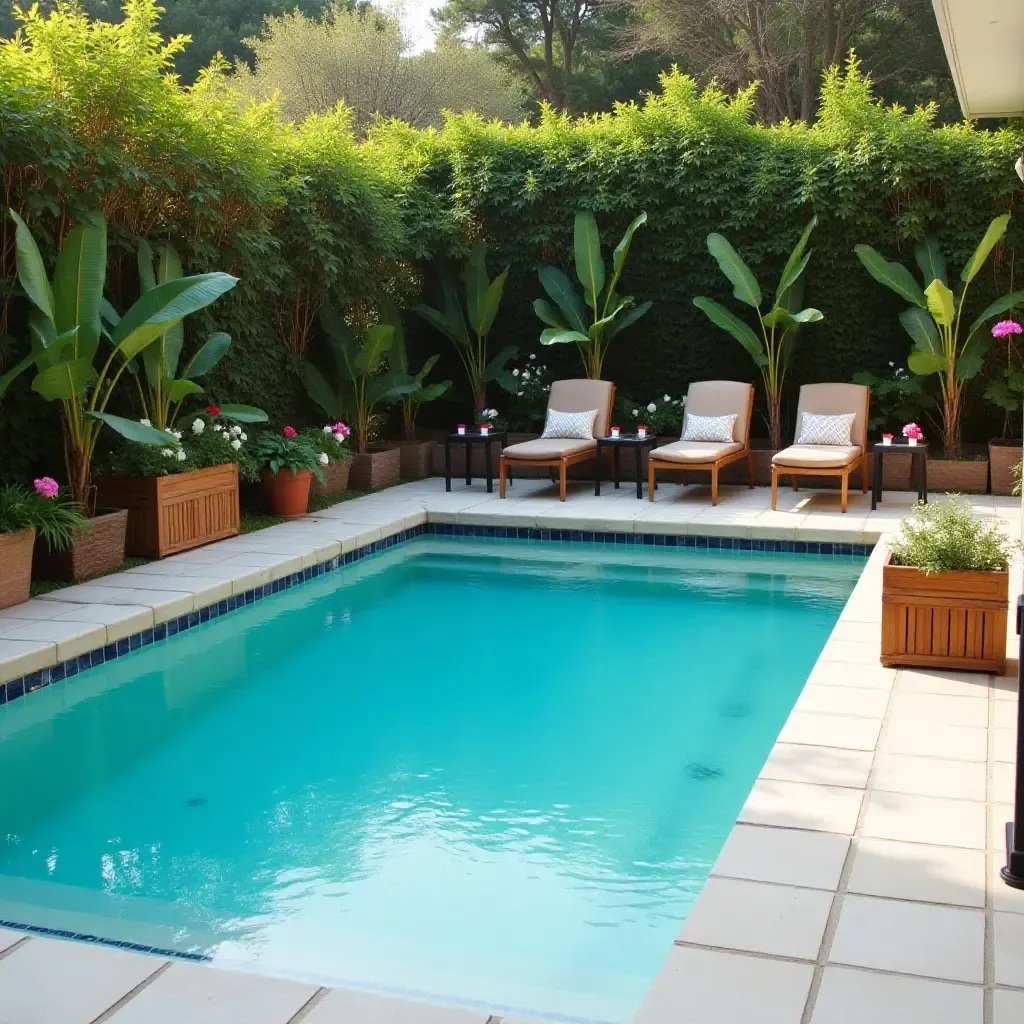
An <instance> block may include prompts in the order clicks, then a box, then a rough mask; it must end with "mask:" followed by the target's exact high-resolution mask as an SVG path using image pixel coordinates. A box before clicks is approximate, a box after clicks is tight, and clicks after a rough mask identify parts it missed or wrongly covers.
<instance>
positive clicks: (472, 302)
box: [462, 239, 489, 334]
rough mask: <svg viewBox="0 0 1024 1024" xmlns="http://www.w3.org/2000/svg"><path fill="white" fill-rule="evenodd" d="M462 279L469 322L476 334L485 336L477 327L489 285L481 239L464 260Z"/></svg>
mask: <svg viewBox="0 0 1024 1024" xmlns="http://www.w3.org/2000/svg"><path fill="white" fill-rule="evenodd" d="M462 279H463V281H464V282H465V285H466V312H467V314H468V315H469V322H470V323H471V324H472V325H473V327H474V329H476V331H477V333H478V334H486V333H487V332H486V331H481V330H480V329H479V327H478V326H477V325H478V324H479V323H480V309H481V307H482V305H483V302H484V296H485V295H486V294H487V287H488V284H489V281H488V279H487V243H486V242H485V241H483V239H481V240H480V241H478V242H476V243H475V244H474V246H473V248H472V249H471V250H470V253H469V259H468V260H466V267H465V270H463V272H462Z"/></svg>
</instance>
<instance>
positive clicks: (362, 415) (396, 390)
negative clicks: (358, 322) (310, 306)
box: [301, 306, 420, 453]
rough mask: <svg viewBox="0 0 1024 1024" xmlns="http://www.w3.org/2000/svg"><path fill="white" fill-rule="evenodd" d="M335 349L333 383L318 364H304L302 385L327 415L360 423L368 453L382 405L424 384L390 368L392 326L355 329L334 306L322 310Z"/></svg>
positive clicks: (360, 442)
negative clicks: (373, 423) (373, 424)
mask: <svg viewBox="0 0 1024 1024" xmlns="http://www.w3.org/2000/svg"><path fill="white" fill-rule="evenodd" d="M320 326H321V327H322V328H323V331H324V335H325V336H326V338H327V343H328V347H329V349H330V355H331V361H332V367H331V369H332V371H333V380H328V377H327V376H326V374H325V373H324V372H323V371H322V370H321V369H320V368H319V367H318V366H317V365H316V364H315V363H313V362H311V361H309V360H305V361H304V362H303V363H302V368H301V374H302V382H303V384H304V385H305V388H306V392H307V393H308V395H309V397H310V398H312V399H313V401H314V402H316V404H317V405H319V406H320V408H321V409H323V410H324V412H326V413H327V415H328V416H330V417H332V418H333V419H336V420H340V419H341V418H342V417H343V416H346V415H347V416H348V417H349V418H350V419H351V421H353V422H354V423H355V431H354V432H355V435H356V451H357V452H360V453H362V452H365V451H366V445H367V441H368V438H369V431H370V418H371V417H372V416H373V413H374V410H375V409H376V408H377V406H378V405H382V404H386V403H391V402H396V401H398V400H399V399H401V398H403V397H404V396H405V395H409V394H412V392H414V391H417V390H419V387H420V382H419V381H418V380H416V378H415V377H410V376H409V375H408V374H407V373H397V372H395V371H393V370H388V369H387V367H386V357H387V355H388V353H389V351H390V349H391V346H392V345H393V344H394V340H395V329H394V327H392V326H391V324H382V323H377V324H372V325H370V326H368V327H363V328H361V329H359V330H358V334H357V331H356V330H353V328H352V327H350V326H349V325H348V324H347V323H346V322H345V320H344V319H343V318H342V317H341V316H339V315H338V313H337V312H336V311H335V310H334V309H332V308H331V307H329V306H325V307H324V308H323V309H322V310H321V311H320Z"/></svg>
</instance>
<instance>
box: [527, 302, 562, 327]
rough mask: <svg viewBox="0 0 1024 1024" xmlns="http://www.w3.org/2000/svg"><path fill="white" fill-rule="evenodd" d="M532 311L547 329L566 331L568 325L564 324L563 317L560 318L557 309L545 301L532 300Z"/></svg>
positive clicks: (560, 315)
mask: <svg viewBox="0 0 1024 1024" xmlns="http://www.w3.org/2000/svg"><path fill="white" fill-rule="evenodd" d="M533 311H534V313H536V314H537V318H538V319H539V320H541V321H543V322H544V323H546V324H547V325H548V326H549V327H563V328H565V329H566V330H568V329H569V328H568V325H567V324H566V322H565V317H564V316H562V314H561V312H560V311H559V309H558V308H557V307H555V306H553V305H552V304H551V303H550V302H548V300H547V299H534V300H533Z"/></svg>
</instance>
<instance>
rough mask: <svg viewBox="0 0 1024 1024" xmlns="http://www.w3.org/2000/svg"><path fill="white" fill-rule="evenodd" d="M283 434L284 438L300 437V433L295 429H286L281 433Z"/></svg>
mask: <svg viewBox="0 0 1024 1024" xmlns="http://www.w3.org/2000/svg"><path fill="white" fill-rule="evenodd" d="M281 434H282V435H283V436H284V437H298V436H299V432H298V431H297V430H296V429H295V428H294V427H285V428H284V430H282V431H281Z"/></svg>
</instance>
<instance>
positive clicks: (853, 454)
mask: <svg viewBox="0 0 1024 1024" xmlns="http://www.w3.org/2000/svg"><path fill="white" fill-rule="evenodd" d="M860 453H861V448H860V446H859V445H855V444H853V445H850V446H849V447H844V446H843V445H838V444H793V445H790V446H789V447H788V448H784V449H783V450H782V451H781V452H779V453H778V454H776V455H775V456H773V457H772V462H774V463H775V465H776V466H796V467H800V466H804V467H806V468H807V469H828V468H831V467H833V466H834V467H837V468H838V467H840V466H846V465H848V464H849V463H851V462H854V461H855V460H856V459H857V456H859V455H860Z"/></svg>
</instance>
